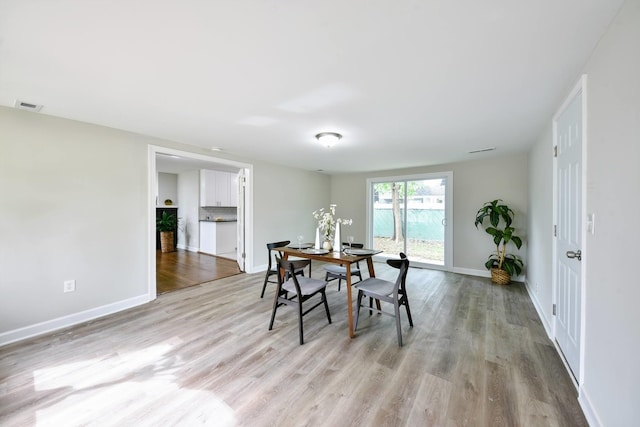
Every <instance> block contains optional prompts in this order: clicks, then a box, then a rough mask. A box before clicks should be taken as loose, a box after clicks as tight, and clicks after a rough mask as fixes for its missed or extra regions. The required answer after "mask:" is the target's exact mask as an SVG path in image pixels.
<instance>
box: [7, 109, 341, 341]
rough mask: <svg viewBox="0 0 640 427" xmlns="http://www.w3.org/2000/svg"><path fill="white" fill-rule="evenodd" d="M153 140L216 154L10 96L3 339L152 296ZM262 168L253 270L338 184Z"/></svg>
mask: <svg viewBox="0 0 640 427" xmlns="http://www.w3.org/2000/svg"><path fill="white" fill-rule="evenodd" d="M149 145H155V146H165V147H170V148H175V149H179V150H184V151H191V152H194V153H197V154H205V153H208V154H210V152H209V151H208V150H205V149H199V148H196V147H192V146H187V145H184V144H179V143H175V142H170V141H164V140H159V139H157V138H151V137H145V136H142V135H137V134H132V133H128V132H124V131H118V130H114V129H111V128H105V127H101V126H95V125H90V124H86V123H80V122H76V121H71V120H65V119H60V118H54V117H49V116H46V115H44V114H35V113H30V112H26V111H19V110H15V109H11V108H6V107H0V201H1V203H2V209H0V236H2V237H1V238H0V271H1V272H2V274H0V345H2V344H4V343H8V342H12V341H15V340H18V339H22V338H25V337H28V336H31V335H34V334H39V333H43V332H47V331H50V330H54V329H57V328H61V327H65V326H69V325H72V324H75V323H78V322H81V321H84V320H88V319H90V318H94V317H97V316H100V315H104V314H108V313H111V312H115V311H118V310H122V309H124V308H128V307H131V306H134V305H138V304H142V303H145V302H146V301H148V298H149V296H148V294H147V287H148V280H149V274H148V272H147V262H148V260H149V259H150V258H149V257H150V253H151V251H152V250H153V251H154V252H152V253H155V249H152V248H150V247H149V245H148V236H147V230H148V221H149V215H150V210H151V206H153V205H155V194H152V195H150V194H149V188H150V187H151V185H150V183H149V182H148V180H149V176H148V174H149V172H148V156H149V152H148V146H149ZM216 154H219V155H217V156H216V157H218V158H225V157H226V158H228V159H230V160H235V161H238V162H244V163H249V162H247V160H246V159H242V158H235V159H232V158H231V156H229V155H225V154H224V153H216ZM253 179H254V182H255V184H256V185H255V188H254V194H253V215H254V222H255V224H254V227H255V233H254V241H253V242H250V243H251V244H250V245H247V246H248V247H251V246H252V247H253V248H254V251H255V253H254V254H252V255H253V259H254V265H253V266H248V267H247V268H248V269H250V270H256V269H258V268H259V267H261V266H260V265H258V266H257V267H256V260H258V261H257V262H258V263H266V248H265V245H266V243H267V242H268V241H272V240H275V239H281V238H290V239H292V240H294V239H295V236H296V235H297V234H298V233H300V232H301V231H302V230H300V228H301V226H302V228H309V229H310V228H311V223H312V222H313V219H312V217H311V212H312V211H313V210H314V209H316V205H317V204H322V203H326V202H328V200H329V191H330V186H329V178H328V177H327V176H325V175H321V174H318V173H315V172H305V171H302V170H299V169H292V168H287V167H282V166H277V167H276V166H273V165H267V164H261V163H259V162H256V163H254V177H253ZM250 220H251V218H250ZM152 274H154V273H152ZM68 279H76V280H77V291H76V292H73V293H63V292H62V289H63V281H64V280H68Z"/></svg>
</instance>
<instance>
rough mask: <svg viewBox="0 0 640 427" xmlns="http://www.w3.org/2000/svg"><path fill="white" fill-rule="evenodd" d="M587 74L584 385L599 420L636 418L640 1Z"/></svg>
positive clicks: (639, 408) (632, 421)
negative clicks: (590, 218) (589, 222)
mask: <svg viewBox="0 0 640 427" xmlns="http://www.w3.org/2000/svg"><path fill="white" fill-rule="evenodd" d="M585 72H586V73H587V75H588V90H587V94H588V105H587V109H588V129H587V132H588V133H587V138H588V152H587V174H588V175H587V211H588V212H592V213H594V214H595V218H596V229H595V234H594V235H589V236H588V237H587V251H588V252H587V257H588V261H587V295H586V298H587V299H586V304H587V305H586V312H587V329H586V337H585V345H586V358H585V365H584V367H585V368H584V369H585V377H584V385H583V392H584V396H585V397H586V398H587V399H588V400H589V401H590V402H591V403H592V404H593V406H594V408H595V410H596V412H597V415H598V416H599V418H600V419H601V421H602V423H603V425H607V426H609V425H611V426H614V425H615V426H625V425H626V426H631V425H638V422H639V420H640V392H639V390H640V388H639V384H640V364H639V363H638V360H639V359H640V310H638V302H639V301H640V286H638V280H637V278H635V275H634V273H633V271H634V270H633V269H631V270H629V269H628V267H631V266H634V265H635V264H636V263H637V262H638V245H637V243H638V241H640V232H639V231H638V218H640V216H639V212H640V199H639V198H638V196H639V195H640V168H639V167H638V163H639V162H640V81H639V79H640V1H639V0H628V1H627V2H625V4H624V6H623V9H622V10H621V12H620V14H619V15H618V17H617V19H616V20H615V21H614V23H613V24H612V25H611V27H610V29H609V31H608V32H607V34H606V36H605V37H604V38H603V39H602V40H601V42H600V44H599V46H598V48H597V49H596V51H595V52H594V54H593V56H592V58H591V60H590V61H589V63H588V64H587V66H586V68H585Z"/></svg>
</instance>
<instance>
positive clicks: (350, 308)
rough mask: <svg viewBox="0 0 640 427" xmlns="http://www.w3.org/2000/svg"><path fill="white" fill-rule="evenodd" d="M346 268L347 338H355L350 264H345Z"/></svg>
mask: <svg viewBox="0 0 640 427" xmlns="http://www.w3.org/2000/svg"><path fill="white" fill-rule="evenodd" d="M345 266H346V268H347V316H348V318H349V337H351V338H353V337H354V336H355V334H354V332H353V300H352V297H351V264H349V263H346V264H345Z"/></svg>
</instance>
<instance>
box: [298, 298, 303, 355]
mask: <svg viewBox="0 0 640 427" xmlns="http://www.w3.org/2000/svg"><path fill="white" fill-rule="evenodd" d="M298 330H299V335H300V345H302V344H304V337H303V333H302V299H301V298H298Z"/></svg>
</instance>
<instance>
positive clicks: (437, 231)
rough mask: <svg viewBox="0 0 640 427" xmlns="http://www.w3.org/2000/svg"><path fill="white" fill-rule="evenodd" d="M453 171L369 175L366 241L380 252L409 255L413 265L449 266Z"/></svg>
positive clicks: (392, 255)
mask: <svg viewBox="0 0 640 427" xmlns="http://www.w3.org/2000/svg"><path fill="white" fill-rule="evenodd" d="M452 179H453V177H452V173H451V172H446V173H439V174H424V175H418V176H407V177H393V178H388V177H387V178H374V179H369V180H368V190H369V194H368V209H369V215H368V229H369V232H368V242H367V243H368V245H369V246H370V247H373V248H376V249H381V250H383V251H384V252H383V253H382V254H381V256H383V257H397V256H398V254H399V253H400V252H404V253H405V254H407V256H408V257H409V259H410V260H411V262H412V265H416V266H424V267H432V268H438V269H446V270H450V265H451V254H452V253H453V248H452V244H451V242H452V236H453V231H452V227H451V226H450V225H449V224H447V218H450V217H451V212H452V208H453V206H452V203H451V201H452V200H453V197H452V196H451V188H452V184H451V181H452Z"/></svg>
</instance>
